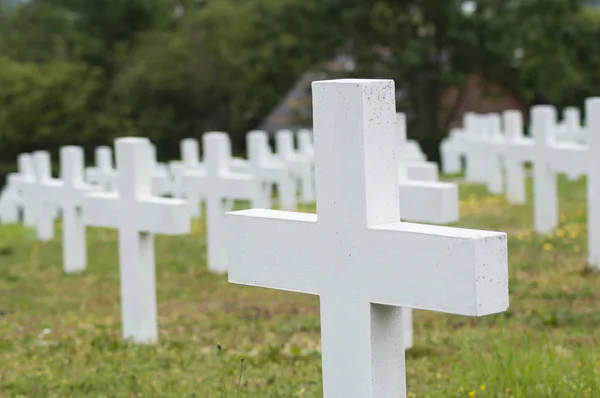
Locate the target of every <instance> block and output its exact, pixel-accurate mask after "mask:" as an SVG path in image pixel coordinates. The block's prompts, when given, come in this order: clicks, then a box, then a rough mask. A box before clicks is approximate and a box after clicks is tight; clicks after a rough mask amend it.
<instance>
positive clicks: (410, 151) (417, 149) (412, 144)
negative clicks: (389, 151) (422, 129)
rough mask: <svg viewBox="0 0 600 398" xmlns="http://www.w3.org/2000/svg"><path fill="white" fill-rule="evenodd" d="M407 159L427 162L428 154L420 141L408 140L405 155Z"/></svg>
mask: <svg viewBox="0 0 600 398" xmlns="http://www.w3.org/2000/svg"><path fill="white" fill-rule="evenodd" d="M404 156H406V160H412V161H416V162H426V161H427V156H426V155H425V153H424V152H423V150H422V149H421V145H419V142H418V141H415V140H406V147H405V155H404Z"/></svg>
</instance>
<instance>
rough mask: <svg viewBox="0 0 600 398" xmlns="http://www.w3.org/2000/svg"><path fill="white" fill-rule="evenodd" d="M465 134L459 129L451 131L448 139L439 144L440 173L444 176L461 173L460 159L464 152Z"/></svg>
mask: <svg viewBox="0 0 600 398" xmlns="http://www.w3.org/2000/svg"><path fill="white" fill-rule="evenodd" d="M464 140H465V132H464V131H463V130H461V129H452V130H451V131H450V134H449V135H448V137H446V138H445V139H444V140H442V143H441V144H440V155H441V163H442V171H443V172H444V173H446V174H455V173H460V172H461V171H462V158H463V156H464V151H465V145H464Z"/></svg>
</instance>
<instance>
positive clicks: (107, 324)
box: [0, 180, 600, 398]
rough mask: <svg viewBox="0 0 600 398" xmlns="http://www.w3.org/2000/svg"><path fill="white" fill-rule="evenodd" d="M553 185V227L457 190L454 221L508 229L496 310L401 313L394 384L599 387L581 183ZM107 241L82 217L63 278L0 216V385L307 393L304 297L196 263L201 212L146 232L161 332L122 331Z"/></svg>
mask: <svg viewBox="0 0 600 398" xmlns="http://www.w3.org/2000/svg"><path fill="white" fill-rule="evenodd" d="M560 191H561V203H560V205H561V225H560V228H559V229H557V230H556V232H555V234H554V235H552V236H538V235H536V234H534V233H532V228H531V227H532V213H531V206H530V205H526V206H510V205H508V204H507V203H506V202H505V201H504V199H503V198H501V197H494V196H490V195H487V194H486V190H485V189H484V188H483V187H480V186H468V185H462V186H461V215H462V220H461V222H460V223H458V225H459V226H464V227H469V228H481V229H491V230H498V231H505V232H507V233H508V235H509V243H508V245H509V261H510V293H511V306H510V310H509V311H508V312H507V313H505V314H501V315H497V316H489V317H484V318H481V319H474V318H467V317H460V316H450V315H443V314H437V313H432V312H425V311H418V312H416V313H415V347H414V348H413V349H411V350H410V351H409V352H408V353H407V367H408V383H409V385H408V389H409V391H410V394H409V396H411V397H473V396H475V397H531V398H540V397H559V398H568V397H600V374H599V369H600V354H599V353H598V345H599V343H600V276H598V275H596V274H594V273H592V272H590V271H588V270H587V268H586V252H587V245H586V201H585V197H586V194H585V181H583V180H579V181H576V182H569V181H566V180H561V181H560ZM530 197H531V193H530ZM305 210H307V209H305ZM58 227H60V226H58ZM59 236H60V231H57V237H59ZM116 238H117V235H116V233H115V232H114V231H111V230H102V229H90V230H89V234H88V246H89V248H88V250H89V265H88V269H87V271H86V272H85V273H84V274H81V275H69V276H67V275H65V274H63V272H62V269H61V264H62V263H61V249H60V247H61V243H60V238H57V239H56V240H55V241H53V242H50V243H45V244H41V243H39V242H37V241H36V239H35V236H34V233H33V231H31V230H28V229H26V228H23V227H21V226H0V397H201V398H213V397H215V398H217V397H219V398H221V397H228V398H235V397H261V398H263V397H320V396H322V394H321V375H320V374H321V367H320V351H319V311H318V306H319V302H318V298H317V297H311V296H306V295H301V294H294V293H286V292H278V291H273V290H266V289H260V288H250V287H241V286H236V285H230V284H228V283H227V279H226V277H225V276H215V275H211V274H209V273H208V272H207V271H206V267H205V251H204V250H205V246H204V227H203V225H202V224H201V223H196V224H194V229H193V233H192V235H190V236H185V237H158V238H157V240H156V252H157V253H156V260H157V285H158V309H159V322H160V325H159V333H160V343H159V344H158V345H156V346H151V347H139V346H134V345H130V344H127V343H124V342H122V341H121V335H120V333H121V330H120V311H119V273H118V266H117V240H116Z"/></svg>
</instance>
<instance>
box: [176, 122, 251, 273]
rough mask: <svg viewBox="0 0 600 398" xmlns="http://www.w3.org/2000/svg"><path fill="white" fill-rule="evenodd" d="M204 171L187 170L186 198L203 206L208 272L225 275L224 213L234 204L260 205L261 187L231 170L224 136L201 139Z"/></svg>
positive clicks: (244, 175)
mask: <svg viewBox="0 0 600 398" xmlns="http://www.w3.org/2000/svg"><path fill="white" fill-rule="evenodd" d="M202 146H203V148H204V170H186V171H185V172H184V176H183V179H184V186H185V189H186V193H187V195H188V196H189V195H196V196H197V197H199V198H203V199H204V200H205V203H206V251H207V264H208V269H209V270H211V271H213V272H217V273H223V272H226V271H227V249H226V247H225V226H224V223H225V212H226V211H227V209H230V208H231V206H232V205H233V201H234V200H236V199H237V200H249V201H250V202H251V203H253V204H254V203H256V202H257V201H260V195H261V192H260V189H261V187H260V184H259V183H258V180H256V179H255V178H254V177H253V176H252V175H250V174H242V173H235V172H232V171H231V170H230V165H231V150H230V147H231V143H230V141H229V136H228V135H227V134H226V133H221V132H211V133H206V134H204V136H203V137H202Z"/></svg>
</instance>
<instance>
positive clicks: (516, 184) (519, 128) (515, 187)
mask: <svg viewBox="0 0 600 398" xmlns="http://www.w3.org/2000/svg"><path fill="white" fill-rule="evenodd" d="M503 119H504V130H505V132H506V139H507V140H508V141H511V142H522V141H523V139H524V135H523V115H522V114H521V112H520V111H515V110H509V111H505V112H504V114H503ZM505 145H506V143H505ZM504 151H505V152H506V148H505V149H504ZM504 167H505V170H506V199H507V200H508V202H509V203H512V204H525V202H526V200H527V198H526V193H525V170H524V168H523V164H522V163H520V162H515V161H514V160H513V159H511V158H510V157H507V156H506V153H505V154H504Z"/></svg>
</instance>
